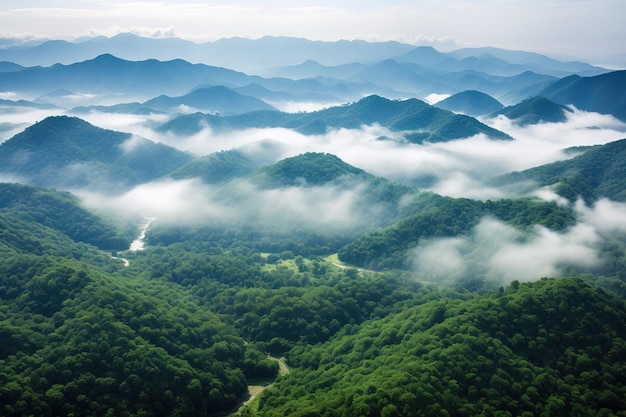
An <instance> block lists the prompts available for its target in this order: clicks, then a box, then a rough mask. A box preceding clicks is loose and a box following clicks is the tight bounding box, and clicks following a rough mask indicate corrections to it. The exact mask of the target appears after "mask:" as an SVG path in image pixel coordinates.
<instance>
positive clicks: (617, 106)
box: [539, 71, 626, 121]
mask: <svg viewBox="0 0 626 417" xmlns="http://www.w3.org/2000/svg"><path fill="white" fill-rule="evenodd" d="M539 95H541V96H543V97H546V98H549V99H550V100H552V101H555V102H557V103H560V104H563V105H566V106H567V105H574V106H575V107H577V108H579V109H581V110H586V111H592V112H598V113H603V114H612V115H613V116H615V117H617V118H618V119H620V120H622V121H626V110H625V109H626V71H613V72H610V73H608V74H602V75H597V76H594V77H580V76H577V75H572V76H569V77H566V78H563V79H561V80H559V81H557V82H555V83H553V84H552V85H550V86H549V87H547V88H546V89H544V90H543V91H541V92H540V93H539Z"/></svg>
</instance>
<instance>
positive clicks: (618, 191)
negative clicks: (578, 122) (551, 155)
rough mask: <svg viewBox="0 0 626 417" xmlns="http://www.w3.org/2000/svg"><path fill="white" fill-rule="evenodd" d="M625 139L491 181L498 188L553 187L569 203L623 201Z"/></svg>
mask: <svg viewBox="0 0 626 417" xmlns="http://www.w3.org/2000/svg"><path fill="white" fill-rule="evenodd" d="M625 160H626V139H622V140H619V141H615V142H611V143H607V144H606V145H601V146H594V147H591V148H589V149H587V150H585V151H584V152H583V153H582V154H581V155H578V156H576V157H574V158H572V159H568V160H565V161H558V162H553V163H551V164H547V165H542V166H539V167H535V168H531V169H528V170H526V171H521V172H513V173H510V174H507V175H504V176H501V177H498V178H496V179H494V180H493V182H492V184H493V185H497V186H501V187H511V188H515V187H522V188H524V189H527V190H529V189H532V188H537V187H545V186H553V187H555V191H556V192H557V193H558V194H560V195H562V196H563V197H566V198H567V199H569V200H570V201H575V200H576V199H577V198H578V197H583V198H584V199H585V200H586V201H587V202H593V201H596V200H598V199H599V198H602V197H607V198H610V199H611V200H615V201H626V165H624V161H625Z"/></svg>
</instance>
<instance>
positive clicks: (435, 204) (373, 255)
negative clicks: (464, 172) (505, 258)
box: [338, 192, 574, 287]
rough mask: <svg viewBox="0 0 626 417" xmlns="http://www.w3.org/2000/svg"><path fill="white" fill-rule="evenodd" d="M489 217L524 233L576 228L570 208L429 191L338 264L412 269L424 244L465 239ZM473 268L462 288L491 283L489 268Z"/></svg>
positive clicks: (349, 248)
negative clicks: (538, 228)
mask: <svg viewBox="0 0 626 417" xmlns="http://www.w3.org/2000/svg"><path fill="white" fill-rule="evenodd" d="M485 217H488V218H495V219H498V220H499V221H502V222H506V223H508V224H512V225H514V226H515V227H517V228H520V229H522V230H523V229H528V228H531V227H532V226H533V225H537V224H541V225H543V226H544V227H547V228H550V229H553V230H562V229H563V228H565V227H567V226H571V225H572V224H573V223H574V216H573V214H572V213H571V211H570V210H569V209H567V208H563V207H558V206H557V205H556V203H547V202H545V201H541V200H538V199H503V200H497V201H486V202H482V201H477V200H470V199H466V198H451V197H445V196H440V195H437V194H432V193H426V192H424V193H420V194H417V195H415V196H414V198H413V199H412V200H411V201H405V205H404V206H403V210H402V213H401V216H400V217H399V219H398V220H397V222H396V223H394V224H391V225H389V226H388V227H385V228H383V229H379V230H376V231H373V232H369V233H367V234H365V235H363V236H362V237H360V238H358V239H355V240H354V241H353V242H351V243H349V244H348V245H346V246H344V247H343V248H341V249H340V250H339V252H338V255H339V259H341V260H342V261H344V262H346V263H348V264H351V265H356V266H359V267H364V268H370V269H375V270H384V269H406V270H412V269H414V268H415V265H414V264H413V258H412V257H411V256H410V253H411V252H412V251H413V250H414V249H415V248H416V247H417V246H418V245H419V244H420V243H422V242H425V241H428V240H431V239H442V238H455V237H459V236H463V235H465V234H467V233H469V232H470V231H471V230H472V229H473V228H474V227H475V226H476V225H478V224H479V222H480V221H481V219H483V218H485ZM469 256H470V257H471V255H469ZM479 258H480V256H479ZM470 265H471V266H472V267H471V268H470V267H465V268H463V270H462V271H461V274H460V275H461V276H459V277H458V280H459V283H460V284H459V285H461V286H462V284H461V283H463V282H464V281H467V282H469V283H470V284H471V285H475V284H477V285H478V287H480V286H481V285H483V282H484V281H486V280H487V279H488V274H487V271H486V270H485V269H486V268H485V266H484V265H482V264H479V265H474V264H472V263H471V261H470ZM499 278H500V277H497V278H496V279H499ZM426 279H428V278H427V277H426ZM442 279H444V280H445V278H442Z"/></svg>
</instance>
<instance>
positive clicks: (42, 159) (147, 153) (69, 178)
mask: <svg viewBox="0 0 626 417" xmlns="http://www.w3.org/2000/svg"><path fill="white" fill-rule="evenodd" d="M190 159H191V155H188V154H186V153H183V152H181V151H179V150H176V149H175V148H171V147H168V146H165V145H162V144H158V143H154V142H152V141H149V140H147V139H144V138H140V137H135V136H133V135H131V134H129V133H122V132H115V131H111V130H106V129H101V128H98V127H96V126H93V125H91V124H89V123H87V122H85V121H83V120H81V119H78V118H75V117H67V116H54V117H48V118H46V119H44V120H42V121H41V122H39V123H36V124H35V125H33V126H30V127H29V128H27V129H26V130H24V131H23V132H22V133H19V134H17V135H15V136H14V137H13V138H11V139H9V140H7V141H5V142H3V143H2V144H0V161H1V162H0V165H2V172H3V173H4V174H10V175H11V176H14V177H17V178H21V179H22V180H26V181H27V182H28V183H31V184H34V185H41V186H46V187H56V188H64V189H78V188H86V187H87V188H91V189H94V190H95V189H99V190H107V191H121V190H124V189H125V188H127V187H130V186H133V185H137V184H140V183H143V182H146V181H150V180H152V179H155V178H158V177H160V176H163V175H165V174H167V173H169V172H171V171H172V170H174V169H175V168H177V167H179V166H180V165H182V164H184V163H185V162H187V161H189V160H190ZM155 161H158V163H155Z"/></svg>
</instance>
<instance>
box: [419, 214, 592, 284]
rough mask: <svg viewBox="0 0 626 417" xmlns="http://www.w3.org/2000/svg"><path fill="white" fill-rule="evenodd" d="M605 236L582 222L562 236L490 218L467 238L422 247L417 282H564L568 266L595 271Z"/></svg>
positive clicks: (446, 240) (449, 239)
mask: <svg viewBox="0 0 626 417" xmlns="http://www.w3.org/2000/svg"><path fill="white" fill-rule="evenodd" d="M600 241H601V237H600V236H599V235H598V233H597V231H596V230H595V228H594V227H592V226H590V225H588V224H585V223H580V224H577V225H576V226H573V227H571V228H569V229H567V230H565V231H562V232H555V231H552V230H549V229H546V228H545V227H542V226H536V227H535V228H534V229H533V230H532V231H531V232H522V231H520V230H517V229H515V228H514V227H512V226H509V225H507V224H505V223H502V222H500V221H498V220H495V219H492V218H484V219H483V220H482V221H481V222H480V223H479V224H478V225H477V226H476V227H475V228H474V229H473V230H472V232H471V233H469V234H468V235H466V236H460V237H456V238H448V239H437V240H433V241H430V242H427V243H424V244H422V245H419V246H418V247H416V248H415V249H414V250H413V251H412V253H411V254H410V256H412V259H413V265H414V271H415V274H416V277H417V278H418V279H422V280H428V281H438V282H444V283H447V284H453V283H455V282H458V281H461V280H473V279H479V280H485V281H486V282H488V283H490V284H493V285H508V284H510V283H511V281H513V280H518V281H520V282H523V281H533V280H537V279H539V278H542V277H559V276H561V275H562V274H563V267H564V266H566V265H567V266H574V267H593V266H595V265H597V264H598V263H599V258H598V254H597V249H598V247H599V243H600Z"/></svg>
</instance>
